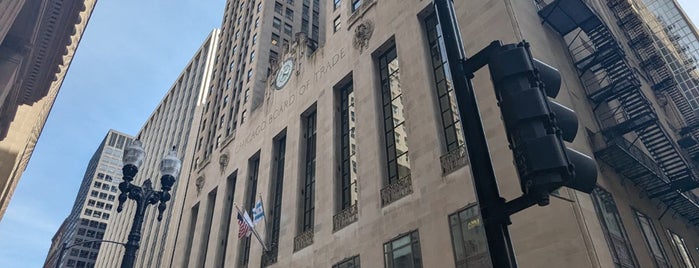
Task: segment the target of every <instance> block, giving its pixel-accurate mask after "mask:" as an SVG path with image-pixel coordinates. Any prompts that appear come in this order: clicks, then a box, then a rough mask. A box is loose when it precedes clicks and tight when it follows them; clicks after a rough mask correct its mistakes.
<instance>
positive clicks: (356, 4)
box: [351, 0, 362, 13]
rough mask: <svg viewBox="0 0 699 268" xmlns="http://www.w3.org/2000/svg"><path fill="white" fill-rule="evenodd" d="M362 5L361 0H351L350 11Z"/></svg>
mask: <svg viewBox="0 0 699 268" xmlns="http://www.w3.org/2000/svg"><path fill="white" fill-rule="evenodd" d="M360 6H362V0H352V6H351V7H352V13H354V12H355V11H357V10H358V9H359V7H360Z"/></svg>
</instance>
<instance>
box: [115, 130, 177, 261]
mask: <svg viewBox="0 0 699 268" xmlns="http://www.w3.org/2000/svg"><path fill="white" fill-rule="evenodd" d="M145 154H146V153H145V151H144V150H143V147H142V145H141V141H139V140H134V141H133V142H132V143H131V144H130V145H129V146H127V147H126V148H125V149H124V157H123V159H122V160H123V162H124V167H123V168H122V171H123V172H124V177H123V178H124V181H123V182H122V183H120V184H119V190H120V191H121V194H119V206H118V207H117V213H119V212H121V210H122V209H123V205H124V201H126V199H127V198H129V199H132V200H134V201H136V213H135V214H134V217H133V223H132V225H131V231H130V232H129V237H128V241H127V242H126V245H124V247H125V248H126V252H124V257H123V259H122V261H121V268H132V267H134V262H135V261H136V251H138V248H139V245H140V241H141V229H143V228H142V227H143V217H144V216H145V213H146V208H148V206H149V205H155V204H158V203H160V204H159V205H158V221H160V220H162V219H163V212H164V211H165V208H166V202H167V201H169V200H170V197H171V196H170V190H171V189H172V185H173V184H175V179H176V178H177V176H178V175H179V173H180V168H181V167H182V162H181V161H180V159H178V158H177V152H176V151H175V147H174V146H173V147H172V150H171V151H170V152H168V153H167V154H166V155H165V157H164V158H163V159H162V160H161V162H160V173H161V174H162V177H160V184H161V189H162V190H161V191H156V190H154V189H153V183H152V182H151V180H150V179H147V180H145V181H144V182H143V186H137V185H133V184H131V182H132V181H133V179H134V177H135V176H136V173H138V168H139V167H140V166H141V164H143V159H144V158H145Z"/></svg>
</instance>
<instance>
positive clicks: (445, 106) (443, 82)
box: [425, 12, 464, 152]
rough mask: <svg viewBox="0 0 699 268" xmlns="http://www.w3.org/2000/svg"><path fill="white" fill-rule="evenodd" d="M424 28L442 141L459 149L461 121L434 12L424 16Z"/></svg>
mask: <svg viewBox="0 0 699 268" xmlns="http://www.w3.org/2000/svg"><path fill="white" fill-rule="evenodd" d="M425 29H426V30H427V41H428V43H429V48H430V56H431V62H432V71H433V72H432V73H433V74H434V83H435V87H436V90H437V98H438V101H439V108H440V109H439V112H440V115H441V117H442V127H443V130H444V141H445V144H446V148H447V151H448V152H451V151H453V150H456V149H459V148H460V147H461V146H462V145H463V144H464V137H463V132H462V131H461V123H460V122H459V115H458V107H457V106H456V95H455V94H454V87H453V86H452V83H451V76H450V75H449V72H448V69H449V65H448V64H447V61H446V59H445V58H443V57H442V55H443V51H444V48H443V42H444V41H443V39H442V32H441V27H440V26H439V21H437V16H436V13H434V12H433V13H432V14H430V15H429V16H427V18H425Z"/></svg>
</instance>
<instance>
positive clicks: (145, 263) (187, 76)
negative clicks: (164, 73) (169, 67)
mask: <svg viewBox="0 0 699 268" xmlns="http://www.w3.org/2000/svg"><path fill="white" fill-rule="evenodd" d="M218 43H219V30H218V29H214V30H213V31H211V33H210V34H209V35H208V37H207V38H206V40H204V42H203V44H202V45H201V47H199V49H198V50H197V51H196V53H194V56H192V59H191V60H190V61H189V63H187V65H186V66H185V67H184V69H183V70H182V73H180V75H179V76H178V77H177V79H176V80H175V82H174V83H173V84H172V87H171V88H170V90H168V92H167V93H166V94H165V97H163V100H162V101H161V102H160V104H158V107H156V108H155V110H154V111H153V113H152V114H151V116H150V117H149V118H148V120H146V123H145V124H144V125H143V127H142V128H141V130H140V131H139V133H138V135H137V137H138V139H139V140H141V141H142V142H143V146H144V149H145V152H146V158H145V161H144V164H143V165H142V166H141V167H140V170H139V171H138V174H137V175H136V178H134V182H133V183H134V184H136V185H141V183H142V182H143V181H144V180H146V179H148V178H150V179H151V180H153V185H154V187H155V188H156V189H159V185H160V175H161V174H160V169H159V166H158V165H159V163H160V160H161V159H162V157H163V156H165V153H166V152H169V151H170V150H171V149H172V147H173V146H174V147H175V148H176V150H177V155H178V157H179V158H180V159H181V160H182V171H181V173H180V174H182V175H180V177H179V178H176V181H175V185H174V186H173V189H172V191H171V192H170V194H171V196H172V199H171V201H170V202H168V203H167V206H168V208H167V210H166V211H165V213H164V215H163V219H162V221H158V220H157V209H156V207H153V206H151V207H150V208H149V209H148V210H147V212H146V216H145V219H144V224H143V226H144V228H143V230H142V235H141V242H140V243H141V245H140V248H139V250H138V256H137V259H136V267H165V265H164V264H163V262H165V261H168V260H169V258H171V256H172V251H173V248H174V246H172V245H173V244H174V243H176V242H178V241H177V240H175V239H176V238H175V237H174V236H168V234H170V233H177V232H178V229H179V225H178V224H176V222H177V220H174V219H179V217H180V216H179V215H180V214H181V212H182V201H183V200H184V195H186V194H187V191H188V189H190V188H193V187H194V186H193V185H192V183H194V182H193V181H192V180H190V179H189V176H188V175H187V174H188V173H190V172H191V170H192V169H193V168H196V167H195V166H193V165H194V161H193V153H192V151H193V150H194V148H195V147H196V146H197V144H196V141H197V140H198V138H199V136H200V135H199V134H198V133H197V132H198V130H199V124H200V120H201V119H200V118H201V114H202V112H204V111H206V110H209V109H214V107H213V106H211V107H210V103H208V102H205V100H206V98H207V97H208V95H209V94H211V92H209V91H207V90H206V89H208V88H210V84H211V76H212V75H213V72H214V71H213V67H214V58H215V56H216V51H217V47H218ZM180 195H182V196H183V197H180ZM135 210H136V209H135V204H134V202H133V201H130V200H127V201H126V202H125V203H124V210H123V211H122V212H121V213H118V214H115V215H114V217H113V219H112V221H111V222H110V225H109V228H107V232H106V235H105V238H106V239H107V240H112V241H120V242H126V241H127V236H128V234H129V230H130V229H131V224H132V221H133V214H134V213H135ZM169 238H171V239H172V240H169ZM123 254H124V248H123V247H122V246H120V245H115V244H110V245H103V246H102V248H101V249H100V253H99V259H98V260H97V263H96V267H117V266H119V265H120V263H121V259H122V256H123Z"/></svg>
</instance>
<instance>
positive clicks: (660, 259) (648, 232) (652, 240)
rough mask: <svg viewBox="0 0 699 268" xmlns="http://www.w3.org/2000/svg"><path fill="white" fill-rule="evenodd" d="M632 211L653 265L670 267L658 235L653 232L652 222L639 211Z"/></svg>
mask: <svg viewBox="0 0 699 268" xmlns="http://www.w3.org/2000/svg"><path fill="white" fill-rule="evenodd" d="M633 211H634V216H636V222H637V223H638V226H639V227H640V228H641V233H643V238H645V240H646V246H648V250H649V251H650V253H651V254H650V255H651V257H652V258H653V260H654V261H655V265H656V266H657V267H670V263H669V261H668V258H667V255H666V254H665V249H663V245H662V243H660V239H659V238H658V234H657V233H656V232H655V227H654V226H653V221H652V220H651V219H650V218H649V217H648V216H646V215H645V214H643V213H641V212H640V211H638V210H635V209H634V210H633Z"/></svg>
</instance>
